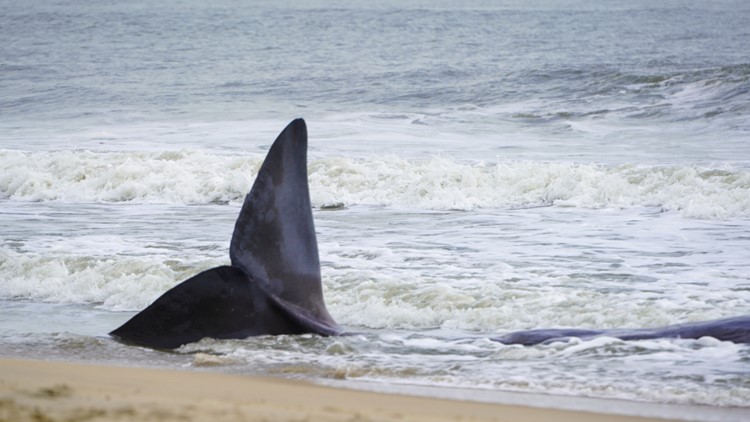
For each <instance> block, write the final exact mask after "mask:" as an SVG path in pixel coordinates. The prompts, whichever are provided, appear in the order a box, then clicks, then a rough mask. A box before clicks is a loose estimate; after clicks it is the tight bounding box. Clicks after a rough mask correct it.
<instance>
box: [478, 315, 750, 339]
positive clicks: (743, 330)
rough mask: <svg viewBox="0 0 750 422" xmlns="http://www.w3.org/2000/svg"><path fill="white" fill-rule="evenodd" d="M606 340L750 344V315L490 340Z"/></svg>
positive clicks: (522, 334) (520, 333)
mask: <svg viewBox="0 0 750 422" xmlns="http://www.w3.org/2000/svg"><path fill="white" fill-rule="evenodd" d="M605 336H606V337H614V338H619V339H621V340H647V339H655V338H684V339H699V338H701V337H713V338H716V339H718V340H722V341H731V342H734V343H750V315H746V316H741V317H734V318H725V319H717V320H713V321H701V322H692V323H687V324H676V325H668V326H666V327H658V328H634V329H621V328H613V329H609V330H586V329H577V328H571V329H564V328H551V329H539V330H527V331H516V332H513V333H510V334H506V335H504V336H501V337H494V338H492V339H491V340H494V341H497V342H500V343H503V344H521V345H524V346H532V345H535V344H541V343H552V342H556V341H565V340H567V339H569V338H571V337H577V338H582V339H589V338H594V337H605Z"/></svg>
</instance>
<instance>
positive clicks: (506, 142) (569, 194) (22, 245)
mask: <svg viewBox="0 0 750 422" xmlns="http://www.w3.org/2000/svg"><path fill="white" fill-rule="evenodd" d="M0 10H2V12H0V36H2V38H3V39H4V40H8V42H4V43H0V72H2V73H0V77H1V78H2V84H0V93H1V94H2V95H0V108H1V110H2V112H0V204H1V206H0V301H2V306H0V355H5V356H29V357H38V358H60V359H72V360H78V361H88V362H107V363H117V364H138V365H143V364H147V365H156V366H167V367H196V368H204V367H210V368H215V369H217V370H225V371H230V372H238V373H251V374H273V375H282V376H291V377H299V378H305V379H316V380H328V381H335V380H342V379H343V380H345V381H347V382H350V383H352V384H350V385H353V384H354V383H356V382H366V383H368V384H369V385H380V386H385V387H384V388H388V387H387V386H392V388H396V387H393V386H406V387H405V388H408V387H409V386H417V385H418V386H424V387H448V388H449V389H451V388H452V389H453V390H451V391H454V392H455V391H460V390H456V389H482V390H483V391H487V392H508V391H513V392H527V393H537V392H542V393H555V394H563V395H577V396H587V397H603V398H625V399H636V400H642V401H651V402H657V403H690V404H704V405H712V406H740V407H747V406H748V405H749V404H750V366H749V365H748V362H750V348H749V347H748V346H747V345H735V344H731V343H726V342H718V341H716V340H713V339H710V338H704V339H699V340H642V341H630V342H623V341H620V340H616V339H611V338H599V339H593V340H587V341H581V340H577V339H571V340H569V341H567V342H561V343H554V344H549V345H540V346H534V347H520V346H505V345H501V344H498V343H495V342H491V341H489V340H488V339H487V338H488V337H490V336H496V335H499V334H504V333H507V332H510V331H513V330H518V329H531V328H540V327H581V328H612V327H623V328H634V327H650V326H660V325H667V324H673V323H681V322H688V321H698V320H706V319H714V318H721V317H729V316H735V315H746V314H749V313H750V279H748V273H749V271H748V266H749V265H750V264H748V262H750V253H749V252H748V247H747V245H748V240H750V218H748V217H750V149H748V148H749V145H750V144H748V142H747V139H749V138H748V132H749V129H750V125H749V124H748V122H750V118H749V117H750V109H749V108H748V104H750V102H749V101H748V100H749V99H750V97H749V95H750V94H749V93H750V91H749V88H750V83H749V82H748V75H749V74H750V72H749V71H750V67H748V63H749V62H750V57H748V55H747V53H746V52H745V51H744V50H743V49H738V48H736V46H737V45H746V44H748V42H750V39H749V38H750V34H748V32H747V31H746V30H745V22H746V20H747V19H746V18H747V17H748V16H750V11H749V9H748V8H747V5H746V4H745V3H743V2H731V1H728V2H723V3H716V4H714V3H712V4H704V3H700V2H695V3H692V2H674V3H672V2H663V3H660V4H659V5H652V4H651V3H650V2H649V3H645V2H644V3H643V4H639V3H633V4H631V3H629V4H628V5H622V4H616V5H615V4H614V3H613V4H608V3H599V2H597V3H589V2H585V1H570V2H565V3H560V2H532V3H528V2H523V3H521V2H518V3H516V2H504V3H498V2H469V3H466V4H465V5H464V4H463V3H462V5H461V6H458V5H454V4H449V3H443V2H426V3H425V2H413V3H407V4H406V5H403V4H401V3H390V2H380V3H378V5H375V6H373V5H369V4H365V3H358V2H346V3H341V4H333V3H310V4H306V5H305V6H297V5H294V4H292V3H285V2H273V3H268V4H262V3H261V4H258V5H255V6H254V7H252V8H251V7H247V6H245V5H243V4H241V3H238V2H231V1H216V2H211V4H203V3H202V2H180V3H179V4H176V3H175V4H172V3H170V2H166V3H162V4H160V5H159V6H154V5H149V4H140V3H138V2H128V3H124V4H113V5H102V4H98V3H96V4H89V3H88V2H85V1H70V2H45V3H43V4H34V5H21V4H15V3H7V2H6V3H4V4H3V7H2V8H0ZM719 22H720V23H721V24H718V23H719ZM657 23H658V24H657ZM278 28H285V30H284V31H280V30H279V29H278ZM299 115H303V116H304V117H305V118H306V119H307V122H308V130H309V133H310V152H309V158H310V159H309V173H310V174H309V177H310V188H311V195H312V201H313V205H314V207H315V209H314V218H315V222H316V228H317V232H318V242H319V248H320V255H321V264H322V273H323V284H324V293H325V297H326V301H327V304H328V308H329V310H330V312H331V314H332V315H333V316H334V318H335V319H336V320H337V321H338V322H339V323H340V324H342V325H343V326H344V327H345V328H346V329H347V330H349V331H352V332H355V333H357V334H356V335H352V336H345V337H338V338H318V337H315V336H281V337H260V338H253V339H247V340H235V341H214V340H204V341H202V342H200V343H198V344H194V345H189V346H186V347H184V348H182V349H180V350H178V351H176V352H175V353H163V352H156V351H150V350H146V349H141V348H136V347H127V346H123V345H120V344H118V343H116V342H114V341H112V340H111V339H109V338H108V337H107V335H106V334H107V333H108V332H109V331H111V330H112V329H114V328H115V327H117V326H119V325H120V324H121V323H122V322H124V321H126V320H127V319H128V318H129V317H130V316H132V315H133V314H134V313H135V312H136V311H137V310H139V309H142V308H143V307H144V306H146V305H148V304H149V303H150V302H151V301H153V300H154V299H155V298H156V297H158V296H159V295H160V294H161V293H163V292H164V291H166V290H167V289H168V288H170V287H171V286H174V285H175V284H176V283H178V282H180V281H181V280H184V279H186V278H188V277H190V276H191V275H193V274H195V273H197V272H199V271H201V270H204V269H207V268H210V267H213V266H216V265H221V264H226V263H228V261H229V259H228V253H227V250H228V243H229V239H230V237H231V231H232V228H233V226H234V220H235V218H236V216H237V213H238V212H239V206H240V204H241V201H242V200H243V197H244V195H245V193H246V192H247V190H248V189H249V187H250V185H251V183H252V180H253V178H254V175H255V172H257V169H258V167H259V165H260V163H261V161H262V159H263V156H264V154H265V152H266V151H267V149H268V147H269V146H270V144H271V142H272V141H273V139H274V138H275V136H276V135H277V134H278V132H279V131H280V130H281V129H282V128H283V127H284V125H285V124H286V123H288V121H289V120H291V119H292V118H293V117H296V116H299Z"/></svg>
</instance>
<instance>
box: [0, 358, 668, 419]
mask: <svg viewBox="0 0 750 422" xmlns="http://www.w3.org/2000/svg"><path fill="white" fill-rule="evenodd" d="M105 420H115V421H131V420H132V421H136V420H138V421H209V420H210V421H520V422H522V421H551V420H555V421H563V422H565V421H571V422H573V421H576V422H585V421H601V420H607V421H647V420H665V419H649V418H639V417H631V416H618V415H608V414H603V413H591V412H579V411H567V410H553V409H540V408H533V407H525V406H512V405H501V404H488V403H477V402H470V401H457V400H447V399H438V398H425V397H412V396H407V395H396V394H382V393H372V392H364V391H354V390H348V389H339V388H332V387H325V386H319V385H315V384H311V383H307V382H303V381H292V380H284V379H277V378H257V377H250V376H241V375H227V374H220V373H210V372H201V371H178V370H164V369H147V368H129V367H128V368H126V367H114V366H100V365H88V364H86V365H83V364H73V363H63V362H50V361H35V360H18V359H0V421H2V422H5V421H105Z"/></svg>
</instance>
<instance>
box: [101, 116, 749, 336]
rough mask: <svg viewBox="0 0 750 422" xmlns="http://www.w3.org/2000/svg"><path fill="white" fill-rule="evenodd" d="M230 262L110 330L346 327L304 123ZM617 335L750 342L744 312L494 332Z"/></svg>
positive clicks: (268, 180)
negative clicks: (327, 297)
mask: <svg viewBox="0 0 750 422" xmlns="http://www.w3.org/2000/svg"><path fill="white" fill-rule="evenodd" d="M229 255H230V258H231V265H228V266H221V267H216V268H212V269H209V270H207V271H204V272H202V273H200V274H198V275H196V276H194V277H192V278H190V279H188V280H186V281H184V282H182V283H180V284H179V285H177V286H176V287H174V288H172V289H171V290H169V291H167V292H166V293H164V294H163V295H162V296H161V297H159V298H158V299H156V301H154V303H152V304H151V305H149V306H148V307H147V308H146V309H144V310H143V311H141V312H140V313H138V314H136V315H135V316H134V317H133V318H132V319H130V320H129V321H128V322H126V323H125V324H123V325H122V326H121V327H119V328H117V329H116V330H114V331H112V332H111V333H110V335H112V336H113V337H114V338H116V339H118V340H120V341H122V342H125V343H129V344H136V345H141V346H147V347H152V348H155V349H173V348H176V347H179V346H182V345H183V344H187V343H192V342H196V341H198V340H201V339H202V338H204V337H211V338H216V339H236V338H246V337H250V336H256V335H278V334H303V333H314V334H319V335H324V336H329V335H339V334H343V332H342V330H341V328H340V327H339V326H338V325H337V324H336V322H335V321H334V320H333V318H332V317H331V315H330V314H329V313H328V310H327V309H326V306H325V302H324V300H323V290H322V286H321V280H320V260H319V257H318V244H317V240H316V237H315V227H314V225H313V218H312V207H311V205H310V193H309V190H308V183H307V128H306V126H305V122H304V120H302V119H297V120H294V121H293V122H291V123H290V124H289V125H288V126H287V127H286V128H285V129H284V130H283V131H282V132H281V134H280V135H279V137H278V138H276V141H274V143H273V145H272V146H271V149H270V150H269V152H268V155H267V156H266V159H265V161H264V162H263V165H262V166H261V168H260V170H259V171H258V175H257V177H256V179H255V183H254V184H253V187H252V189H251V190H250V193H248V194H247V196H246V197H245V202H244V204H243V205H242V210H241V211H240V215H239V217H238V218H237V223H236V224H235V227H234V233H233V235H232V240H231V243H230V248H229ZM597 336H610V337H617V338H620V339H623V340H638V339H653V338H691V339H697V338H700V337H705V336H710V337H715V338H717V339H719V340H724V341H732V342H735V343H750V316H742V317H736V318H728V319H721V320H715V321H706V322H697V323H690V324H680V325H670V326H666V327H660V328H646V329H630V330H627V329H612V330H585V329H541V330H528V331H518V332H514V333H510V334H507V335H504V336H500V337H495V338H491V340H494V341H497V342H500V343H505V344H522V345H534V344H539V343H545V342H552V341H561V340H565V339H567V338H570V337H580V338H591V337H597Z"/></svg>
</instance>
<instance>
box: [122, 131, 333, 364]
mask: <svg viewBox="0 0 750 422" xmlns="http://www.w3.org/2000/svg"><path fill="white" fill-rule="evenodd" d="M230 258H231V261H232V265H231V266H221V267H216V268H212V269H209V270H207V271H204V272H202V273H200V274H198V275H196V276H194V277H192V278H190V279H188V280H186V281H184V282H182V283H180V284H179V285H177V286H175V287H174V288H172V289H170V290H169V291H167V292H166V293H164V294H163V295H162V296H161V297H159V298H158V299H157V300H156V301H154V303H152V304H151V305H149V306H148V307H147V308H146V309H144V310H143V311H141V312H139V313H138V314H136V315H135V316H134V317H133V318H131V319H130V320H129V321H128V322H126V323H125V324H123V325H122V326H121V327H119V328H117V329H116V330H114V331H112V332H111V333H110V335H112V336H113V337H115V338H116V339H118V340H120V341H123V342H126V343H132V344H137V345H141V346H147V347H153V348H157V349H172V348H176V347H179V346H181V345H183V344H187V343H191V342H195V341H198V340H200V339H202V338H204V337H211V338H218V339H227V338H245V337H249V336H255V335H264V334H267V335H278V334H302V333H315V334H320V335H335V334H339V333H341V331H342V330H341V328H340V327H339V326H338V325H337V324H336V322H335V321H334V320H333V318H332V317H331V315H330V314H329V313H328V310H327V309H326V306H325V302H324V300H323V290H322V284H321V277H320V258H319V257H318V244H317V239H316V236H315V226H314V223H313V217H312V207H311V204H310V192H309V188H308V183H307V128H306V126H305V121H304V120H302V119H297V120H294V121H292V122H291V123H290V124H289V125H287V127H286V128H285V129H284V130H283V131H282V132H281V134H280V135H279V136H278V138H276V140H275V141H274V143H273V145H272V146H271V149H270V150H269V152H268V155H267V156H266V159H265V160H264V162H263V164H262V165H261V168H260V170H259V172H258V175H257V177H256V179H255V183H254V184H253V187H252V189H251V190H250V193H248V194H247V196H246V198H245V202H244V204H243V206H242V210H241V211H240V215H239V217H238V218H237V222H236V224H235V228H234V234H233V235H232V240H231V243H230Z"/></svg>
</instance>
